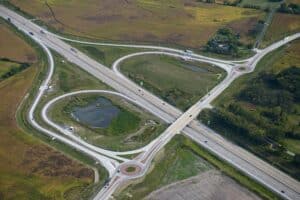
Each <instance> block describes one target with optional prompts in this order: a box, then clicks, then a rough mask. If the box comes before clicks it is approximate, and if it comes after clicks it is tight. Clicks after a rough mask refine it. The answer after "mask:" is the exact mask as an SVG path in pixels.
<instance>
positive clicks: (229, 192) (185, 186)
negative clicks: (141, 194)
mask: <svg viewBox="0 0 300 200" xmlns="http://www.w3.org/2000/svg"><path fill="white" fill-rule="evenodd" d="M146 199H147V200H158V199H159V200H168V199H172V200H200V199H201V200H235V199H243V200H258V199H260V198H259V197H257V196H256V195H255V194H253V193H252V192H250V191H248V190H247V189H245V188H243V187H242V186H240V185H239V184H237V183H236V182H235V181H233V180H232V179H231V178H229V177H227V176H225V175H223V174H222V173H221V172H219V171H215V170H210V171H208V172H205V173H202V174H200V175H198V176H195V177H192V178H189V179H186V180H183V181H179V182H176V183H173V184H170V185H167V186H165V187H162V188H161V189H159V190H156V191H154V192H152V193H151V194H150V195H148V197H146Z"/></svg>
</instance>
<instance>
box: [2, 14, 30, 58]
mask: <svg viewBox="0 0 300 200" xmlns="http://www.w3.org/2000/svg"><path fill="white" fill-rule="evenodd" d="M0 52H1V54H0V58H1V59H3V58H6V59H9V60H12V61H18V62H29V63H33V62H35V61H36V55H35V53H34V51H33V49H32V48H31V47H30V46H29V45H28V44H27V43H26V42H24V41H23V40H22V39H20V38H19V37H18V36H16V35H15V34H14V33H13V32H12V31H11V30H10V29H9V28H8V27H7V25H6V24H5V23H3V21H2V20H0Z"/></svg>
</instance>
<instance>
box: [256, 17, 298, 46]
mask: <svg viewBox="0 0 300 200" xmlns="http://www.w3.org/2000/svg"><path fill="white" fill-rule="evenodd" d="M299 30H300V16H299V15H291V14H283V13H275V15H274V18H273V21H272V22H271V24H270V26H269V28H268V30H267V33H266V35H265V37H264V40H263V43H262V45H263V46H266V45H268V44H271V43H272V42H275V41H277V40H280V39H282V38H284V37H286V36H288V35H290V34H292V33H296V32H298V31H299Z"/></svg>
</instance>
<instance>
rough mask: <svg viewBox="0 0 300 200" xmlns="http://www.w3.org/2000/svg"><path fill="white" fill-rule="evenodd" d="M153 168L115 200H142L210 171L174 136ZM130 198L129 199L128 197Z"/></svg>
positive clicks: (178, 137) (182, 139)
mask: <svg viewBox="0 0 300 200" xmlns="http://www.w3.org/2000/svg"><path fill="white" fill-rule="evenodd" d="M153 166H154V168H152V169H151V171H150V172H149V173H148V174H147V175H146V177H145V178H144V179H143V180H142V182H139V183H133V184H131V185H129V186H128V187H127V188H126V189H125V190H124V191H122V192H121V193H120V194H119V195H117V196H116V198H117V199H122V200H123V199H132V200H133V199H143V198H144V197H145V196H147V195H148V194H149V193H150V192H152V191H154V190H156V189H158V188H160V187H162V186H164V185H168V184H170V183H173V182H176V181H179V180H183V179H187V178H189V177H192V176H195V175H197V174H199V173H202V172H205V171H207V170H209V169H212V166H211V165H210V164H209V163H207V162H206V161H204V160H203V159H202V158H201V157H199V156H198V155H197V154H195V153H194V152H193V150H191V149H190V148H189V147H188V146H186V145H185V139H184V138H183V137H182V136H176V137H175V138H174V139H172V140H171V142H170V143H168V144H167V145H166V147H165V149H164V150H163V151H162V152H160V153H159V155H157V156H156V158H155V159H154V161H153ZM129 194H130V195H132V197H129V196H130V195H129Z"/></svg>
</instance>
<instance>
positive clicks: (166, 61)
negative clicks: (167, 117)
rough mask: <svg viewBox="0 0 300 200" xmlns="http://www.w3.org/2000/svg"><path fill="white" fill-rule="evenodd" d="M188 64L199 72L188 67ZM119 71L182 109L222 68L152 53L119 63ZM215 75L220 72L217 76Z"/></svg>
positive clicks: (186, 106) (204, 91)
mask: <svg viewBox="0 0 300 200" xmlns="http://www.w3.org/2000/svg"><path fill="white" fill-rule="evenodd" d="M149 60H151V61H149ZM190 66H192V67H194V68H196V69H197V70H200V71H195V70H191V69H189V68H188V67H190ZM121 70H122V71H123V72H124V73H125V74H126V75H127V76H129V78H131V79H133V80H134V81H135V82H136V83H137V84H140V83H141V82H143V86H144V87H145V88H146V89H148V90H149V91H151V92H153V93H154V94H156V95H158V96H160V97H162V98H163V99H165V100H167V101H168V102H169V103H171V104H173V105H176V106H177V107H178V108H180V109H182V110H185V109H187V108H188V107H189V106H191V105H192V104H193V103H195V102H196V101H198V100H199V99H200V98H201V97H202V96H203V95H204V94H206V93H207V91H208V90H210V89H211V88H212V87H213V86H215V85H216V84H217V83H218V82H219V81H221V80H222V79H223V78H224V76H225V73H224V71H222V70H221V69H219V68H217V67H212V66H209V65H208V64H204V63H197V62H185V61H181V60H178V59H174V58H170V57H166V56H155V55H154V56H152V55H151V56H148V55H147V56H139V57H135V58H132V59H130V60H127V61H125V62H124V63H122V64H121ZM201 70H202V71H201ZM218 74H222V77H221V78H220V79H218Z"/></svg>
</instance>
